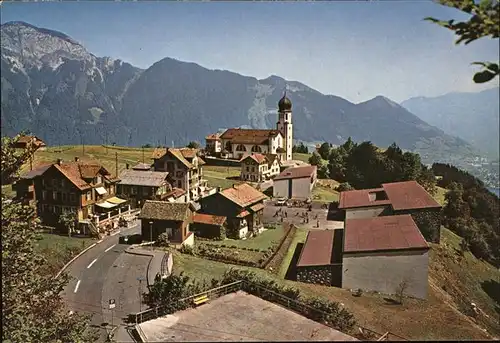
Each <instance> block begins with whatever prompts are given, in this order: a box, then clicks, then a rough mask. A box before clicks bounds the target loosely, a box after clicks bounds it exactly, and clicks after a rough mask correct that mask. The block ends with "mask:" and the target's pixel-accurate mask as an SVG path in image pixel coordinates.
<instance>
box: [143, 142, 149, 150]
mask: <svg viewBox="0 0 500 343" xmlns="http://www.w3.org/2000/svg"><path fill="white" fill-rule="evenodd" d="M141 148H145V149H147V148H151V144H149V143H147V144H144V145H143V146H142V147H141Z"/></svg>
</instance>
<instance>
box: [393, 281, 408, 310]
mask: <svg viewBox="0 0 500 343" xmlns="http://www.w3.org/2000/svg"><path fill="white" fill-rule="evenodd" d="M409 286H410V283H409V281H408V280H407V279H403V280H402V281H401V282H400V283H399V285H398V287H397V288H396V296H397V298H398V302H399V304H400V305H403V299H404V297H405V295H406V291H407V289H408V287H409Z"/></svg>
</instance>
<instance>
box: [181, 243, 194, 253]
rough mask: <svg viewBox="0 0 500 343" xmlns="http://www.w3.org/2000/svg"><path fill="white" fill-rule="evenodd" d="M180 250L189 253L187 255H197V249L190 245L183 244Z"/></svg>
mask: <svg viewBox="0 0 500 343" xmlns="http://www.w3.org/2000/svg"><path fill="white" fill-rule="evenodd" d="M179 251H180V252H181V253H182V254H187V255H192V256H194V255H195V251H194V249H193V247H192V246H190V245H182V246H181V248H180V250H179Z"/></svg>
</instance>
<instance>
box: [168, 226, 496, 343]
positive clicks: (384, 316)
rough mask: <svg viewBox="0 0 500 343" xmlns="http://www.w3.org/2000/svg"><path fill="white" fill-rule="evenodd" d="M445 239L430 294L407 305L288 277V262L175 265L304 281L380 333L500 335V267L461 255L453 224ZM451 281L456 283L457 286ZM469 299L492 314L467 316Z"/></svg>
mask: <svg viewBox="0 0 500 343" xmlns="http://www.w3.org/2000/svg"><path fill="white" fill-rule="evenodd" d="M306 233H307V232H306V230H302V229H301V230H298V231H297V235H296V237H295V239H294V240H293V246H295V245H296V244H297V243H300V242H304V240H305V237H306ZM441 239H442V244H441V246H437V245H434V244H433V245H432V250H431V255H430V261H429V297H428V300H427V301H423V300H417V299H407V300H406V301H405V302H404V305H394V304H393V303H390V302H388V301H386V300H385V299H384V298H387V296H384V295H379V294H369V293H364V294H363V296H361V297H353V296H352V295H351V293H350V291H348V290H344V289H340V288H335V287H325V286H319V285H312V284H304V283H298V282H294V281H288V280H283V275H284V273H285V272H286V267H284V266H282V268H281V270H280V273H279V275H280V276H279V277H278V276H275V275H272V274H270V273H268V272H266V271H263V270H261V269H256V268H245V267H239V266H232V265H228V264H223V263H219V262H214V261H207V260H203V259H201V258H197V257H193V256H189V255H183V254H176V255H175V257H174V271H175V272H176V273H180V272H181V271H183V272H184V273H185V274H186V275H188V276H190V277H193V278H199V279H205V280H210V279H211V278H213V277H220V276H221V275H222V274H223V273H224V271H226V270H228V269H229V268H231V267H235V268H242V269H248V270H252V271H254V272H256V273H257V274H258V275H260V276H261V277H265V278H270V279H273V280H275V281H277V282H279V283H283V284H287V285H289V286H294V287H298V288H299V289H300V290H301V291H302V292H303V293H304V294H306V295H316V296H321V297H325V298H329V299H331V300H334V301H337V302H341V303H343V304H344V305H345V307H346V308H347V309H348V310H349V311H351V312H353V313H354V315H355V317H356V319H357V320H358V323H359V325H361V326H364V327H367V328H370V329H372V330H375V331H378V332H380V333H384V332H387V331H391V332H393V333H395V334H397V335H401V336H403V337H405V338H407V339H410V340H485V339H491V338H492V336H491V335H490V334H488V333H486V332H485V331H484V329H486V330H487V331H488V332H490V333H492V334H493V335H496V336H497V337H498V336H500V327H499V326H498V313H496V311H500V308H499V305H498V304H495V301H494V300H493V298H494V296H495V295H494V294H493V292H492V288H493V286H494V284H493V283H492V281H491V280H499V278H500V272H499V271H498V270H496V269H495V268H493V267H492V266H491V265H489V264H487V263H484V262H481V261H479V260H477V259H475V258H474V256H472V255H470V254H466V257H465V258H463V259H458V258H456V257H453V256H456V255H455V253H454V252H453V251H452V249H455V248H456V244H457V243H458V242H459V240H460V238H459V237H458V236H456V235H454V234H453V233H451V232H450V231H449V230H447V229H443V232H442V238H441ZM290 250H292V249H290ZM291 258H292V257H291V254H290V256H287V257H286V258H285V263H289V261H290V259H291ZM443 285H447V287H448V289H447V291H445V290H444V289H443V287H442V286H443ZM449 285H454V286H453V289H452V290H451V288H449V287H450V286H449ZM484 285H486V286H484ZM497 285H498V284H497ZM445 287H446V286H445ZM488 287H489V288H488ZM485 289H486V290H485ZM488 292H489V294H490V295H488ZM464 299H465V300H470V301H473V302H475V303H476V304H477V305H478V306H479V307H480V308H481V309H482V310H483V311H484V312H485V313H486V315H487V316H489V317H486V316H481V318H479V317H478V319H476V322H477V323H476V322H475V321H474V320H473V319H472V318H470V317H468V316H466V315H465V314H464V313H463V312H461V311H464V310H463V308H461V307H460V306H459V305H457V304H458V303H459V302H463V300H464ZM497 301H498V300H497ZM495 308H496V310H495Z"/></svg>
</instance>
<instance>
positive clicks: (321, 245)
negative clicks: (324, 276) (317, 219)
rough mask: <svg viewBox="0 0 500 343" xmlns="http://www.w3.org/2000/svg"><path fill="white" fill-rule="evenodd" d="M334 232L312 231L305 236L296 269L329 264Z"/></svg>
mask: <svg viewBox="0 0 500 343" xmlns="http://www.w3.org/2000/svg"><path fill="white" fill-rule="evenodd" d="M333 237H334V230H313V231H309V233H308V234H307V238H306V242H305V244H304V247H303V248H302V252H301V253H300V257H299V262H298V263H297V267H304V266H324V265H328V264H331V261H332V250H333Z"/></svg>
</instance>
